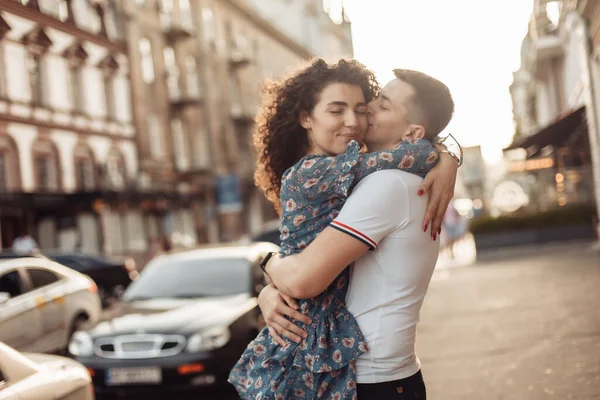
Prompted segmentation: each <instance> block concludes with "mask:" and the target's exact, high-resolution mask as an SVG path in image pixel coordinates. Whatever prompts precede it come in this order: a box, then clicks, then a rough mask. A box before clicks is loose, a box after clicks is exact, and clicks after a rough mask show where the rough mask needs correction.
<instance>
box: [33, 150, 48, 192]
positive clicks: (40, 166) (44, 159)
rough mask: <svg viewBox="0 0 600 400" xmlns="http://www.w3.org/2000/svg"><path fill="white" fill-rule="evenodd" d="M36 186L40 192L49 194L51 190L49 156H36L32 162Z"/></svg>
mask: <svg viewBox="0 0 600 400" xmlns="http://www.w3.org/2000/svg"><path fill="white" fill-rule="evenodd" d="M34 164H35V178H36V186H37V188H38V190H39V191H40V192H49V191H50V190H51V189H52V183H51V178H50V170H51V168H52V166H51V164H52V163H51V159H50V156H49V155H46V154H44V155H38V156H36V157H35V160H34Z"/></svg>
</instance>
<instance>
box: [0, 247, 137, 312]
mask: <svg viewBox="0 0 600 400" xmlns="http://www.w3.org/2000/svg"><path fill="white" fill-rule="evenodd" d="M31 256H34V257H45V258H49V259H51V260H52V261H56V262H57V263H59V264H62V265H64V266H66V267H69V268H71V269H73V270H75V271H77V272H80V273H82V274H84V275H87V276H89V277H90V278H92V279H93V280H94V282H95V283H96V285H97V286H98V294H99V295H100V299H101V300H102V306H103V307H107V306H108V305H109V299H110V298H114V299H117V298H119V297H120V296H121V295H122V294H123V292H124V291H125V289H126V288H127V287H128V286H129V284H130V283H131V282H132V281H133V280H135V279H137V277H138V275H139V274H138V272H137V270H136V266H135V262H134V261H133V259H131V258H125V259H118V258H115V259H111V258H107V257H104V256H96V255H90V254H84V253H78V252H63V251H44V252H34V253H33V254H29V253H18V252H13V251H2V252H0V259H2V258H4V259H6V258H20V257H31Z"/></svg>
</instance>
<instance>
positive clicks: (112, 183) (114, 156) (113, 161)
mask: <svg viewBox="0 0 600 400" xmlns="http://www.w3.org/2000/svg"><path fill="white" fill-rule="evenodd" d="M106 173H107V176H108V184H109V187H110V188H112V189H122V188H124V187H125V183H126V182H125V161H124V160H123V157H122V156H121V154H120V153H118V152H116V151H113V152H112V153H111V154H110V155H109V156H108V159H107V161H106Z"/></svg>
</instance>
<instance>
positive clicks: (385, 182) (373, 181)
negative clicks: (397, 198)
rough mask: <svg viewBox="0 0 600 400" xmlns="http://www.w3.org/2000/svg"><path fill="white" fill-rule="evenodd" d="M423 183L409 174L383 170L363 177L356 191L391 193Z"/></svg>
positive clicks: (420, 179) (421, 179)
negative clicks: (360, 189)
mask: <svg viewBox="0 0 600 400" xmlns="http://www.w3.org/2000/svg"><path fill="white" fill-rule="evenodd" d="M422 182H423V178H421V177H420V176H418V175H415V174H411V173H410V172H406V171H400V170H397V169H385V170H381V171H377V172H374V173H372V174H370V175H368V176H366V177H364V178H363V179H362V180H361V181H360V182H359V183H358V184H357V185H356V189H355V191H356V190H358V189H359V188H361V187H362V188H363V189H362V190H369V191H370V190H376V191H386V192H391V193H393V192H394V191H396V192H397V191H398V190H399V189H403V188H408V187H415V186H416V187H418V186H419V185H421V183H422Z"/></svg>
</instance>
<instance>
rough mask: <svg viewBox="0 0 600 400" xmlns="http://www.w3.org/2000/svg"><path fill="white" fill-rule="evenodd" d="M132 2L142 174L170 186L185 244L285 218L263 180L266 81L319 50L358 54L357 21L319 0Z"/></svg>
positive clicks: (126, 7) (130, 38)
mask: <svg viewBox="0 0 600 400" xmlns="http://www.w3.org/2000/svg"><path fill="white" fill-rule="evenodd" d="M267 3H269V4H270V3H273V4H271V5H272V6H273V7H274V8H270V7H268V4H267ZM275 3H277V4H275ZM277 5H280V6H281V7H283V6H284V5H285V6H287V7H288V8H287V13H284V12H283V10H282V9H281V7H279V8H277V7H276V6H277ZM122 7H123V13H124V15H125V16H126V18H125V19H126V20H127V21H128V22H127V25H126V32H127V33H126V35H127V43H128V47H129V56H130V59H131V63H130V65H131V71H132V72H131V75H132V88H133V104H134V105H135V107H134V115H135V121H136V126H137V127H138V128H139V134H138V137H137V143H138V146H139V154H140V169H141V172H140V173H141V176H142V181H143V182H145V185H146V186H147V187H151V188H154V189H156V188H161V190H162V191H163V192H164V193H165V194H166V198H167V199H166V201H167V202H168V204H169V206H168V209H169V210H173V213H174V214H175V215H177V214H178V215H179V217H178V218H172V219H173V220H174V221H175V224H174V225H173V226H175V227H177V226H178V223H177V221H181V223H180V224H179V230H180V231H181V232H182V234H181V235H178V236H179V237H180V238H181V240H183V241H184V242H185V243H187V242H193V241H198V242H215V241H230V240H235V239H237V238H239V237H240V236H241V235H243V234H245V233H248V232H258V231H259V230H260V229H261V227H262V226H263V224H264V222H265V221H269V220H272V219H274V218H276V215H275V213H274V212H273V208H272V206H271V205H270V204H268V203H267V202H266V200H265V198H264V196H263V194H262V192H260V191H259V190H257V189H256V188H255V187H254V180H253V174H254V164H255V155H254V148H253V145H252V133H253V130H254V121H253V119H254V117H255V115H256V113H257V111H258V107H259V105H260V88H261V82H262V81H263V80H264V79H266V78H271V77H274V76H278V75H281V74H283V73H284V72H285V71H286V70H287V69H288V68H290V67H294V66H297V65H299V64H301V63H303V62H305V61H306V60H308V59H310V58H312V57H314V56H325V55H329V56H333V57H340V56H351V55H352V51H351V50H352V42H351V36H350V24H349V23H348V22H347V21H343V22H341V23H339V24H336V23H334V22H333V21H332V19H331V18H330V17H329V15H328V13H327V12H326V10H325V9H324V8H323V5H322V1H313V0H303V1H294V2H260V1H250V0H219V1H217V0H192V1H190V0H136V1H130V2H123V3H122ZM278 10H279V11H278ZM274 11H277V12H281V14H280V15H288V19H290V17H289V16H293V17H294V18H292V20H293V23H292V21H288V22H290V23H289V24H288V23H287V22H285V21H286V20H281V19H280V18H277V17H275V16H274V14H272V12H274ZM269 12H271V14H269ZM307 32H309V33H310V35H312V36H309V35H308V33H307ZM319 36H321V37H322V38H326V39H327V40H321V41H319V40H317V39H316V38H317V37H319ZM311 38H312V39H311ZM309 39H310V40H309ZM323 43H327V45H326V46H325V45H324V44H323ZM170 197H175V198H179V199H182V201H180V202H179V203H177V202H176V201H175V202H173V201H171V200H170ZM183 221H187V224H188V225H187V226H186V227H183V226H182V225H183ZM165 233H167V234H171V233H172V232H170V231H168V230H166V231H165ZM175 241H177V240H175ZM185 243H183V242H182V243H175V244H185Z"/></svg>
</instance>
